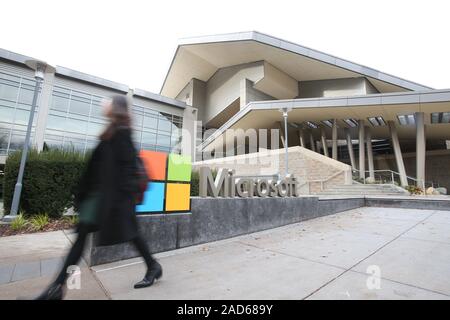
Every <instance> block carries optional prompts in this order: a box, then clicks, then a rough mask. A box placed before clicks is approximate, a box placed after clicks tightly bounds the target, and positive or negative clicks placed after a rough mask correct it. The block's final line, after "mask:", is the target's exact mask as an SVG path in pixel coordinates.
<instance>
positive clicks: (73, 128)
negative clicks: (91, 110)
mask: <svg viewBox="0 0 450 320" xmlns="http://www.w3.org/2000/svg"><path fill="white" fill-rule="evenodd" d="M86 129H87V122H86V121H82V120H76V119H70V118H68V119H67V120H66V128H65V130H66V131H70V132H76V133H81V134H86Z"/></svg>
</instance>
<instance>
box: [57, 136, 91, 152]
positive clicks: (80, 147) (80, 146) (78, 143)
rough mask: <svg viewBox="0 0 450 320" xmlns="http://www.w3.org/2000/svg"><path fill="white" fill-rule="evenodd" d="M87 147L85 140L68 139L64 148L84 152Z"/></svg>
mask: <svg viewBox="0 0 450 320" xmlns="http://www.w3.org/2000/svg"><path fill="white" fill-rule="evenodd" d="M85 145H86V143H85V141H83V140H78V139H66V140H65V141H64V144H63V147H64V149H68V150H75V151H84V147H85Z"/></svg>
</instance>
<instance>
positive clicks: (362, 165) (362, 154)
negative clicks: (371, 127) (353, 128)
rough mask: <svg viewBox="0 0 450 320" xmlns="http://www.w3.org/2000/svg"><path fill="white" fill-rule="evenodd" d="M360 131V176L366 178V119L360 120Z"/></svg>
mask: <svg viewBox="0 0 450 320" xmlns="http://www.w3.org/2000/svg"><path fill="white" fill-rule="evenodd" d="M358 131H359V177H360V178H361V179H365V178H366V158H365V152H364V149H365V148H364V144H365V141H364V120H359V121H358Z"/></svg>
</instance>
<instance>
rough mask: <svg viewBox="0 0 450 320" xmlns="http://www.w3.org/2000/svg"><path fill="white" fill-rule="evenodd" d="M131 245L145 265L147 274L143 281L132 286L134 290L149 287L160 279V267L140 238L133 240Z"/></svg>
mask: <svg viewBox="0 0 450 320" xmlns="http://www.w3.org/2000/svg"><path fill="white" fill-rule="evenodd" d="M133 243H134V245H135V247H136V249H137V250H138V251H139V253H140V254H141V256H142V257H143V258H144V260H145V263H146V264H147V272H146V273H145V277H144V279H142V280H141V281H139V282H138V283H136V284H135V285H134V288H135V289H139V288H145V287H149V286H151V285H152V284H153V282H155V279H159V278H161V277H162V267H161V265H160V264H159V263H158V262H157V261H156V260H155V259H154V258H153V257H152V255H151V254H150V251H149V250H148V248H147V245H146V244H145V241H144V239H142V237H141V236H137V237H136V238H134V239H133Z"/></svg>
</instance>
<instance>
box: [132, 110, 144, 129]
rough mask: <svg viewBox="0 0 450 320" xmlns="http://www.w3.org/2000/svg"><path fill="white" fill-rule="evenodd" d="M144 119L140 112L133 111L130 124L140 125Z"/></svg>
mask: <svg viewBox="0 0 450 320" xmlns="http://www.w3.org/2000/svg"><path fill="white" fill-rule="evenodd" d="M143 119H144V116H143V115H142V114H137V113H133V114H132V124H133V126H135V127H138V128H140V127H142V120H143Z"/></svg>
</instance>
